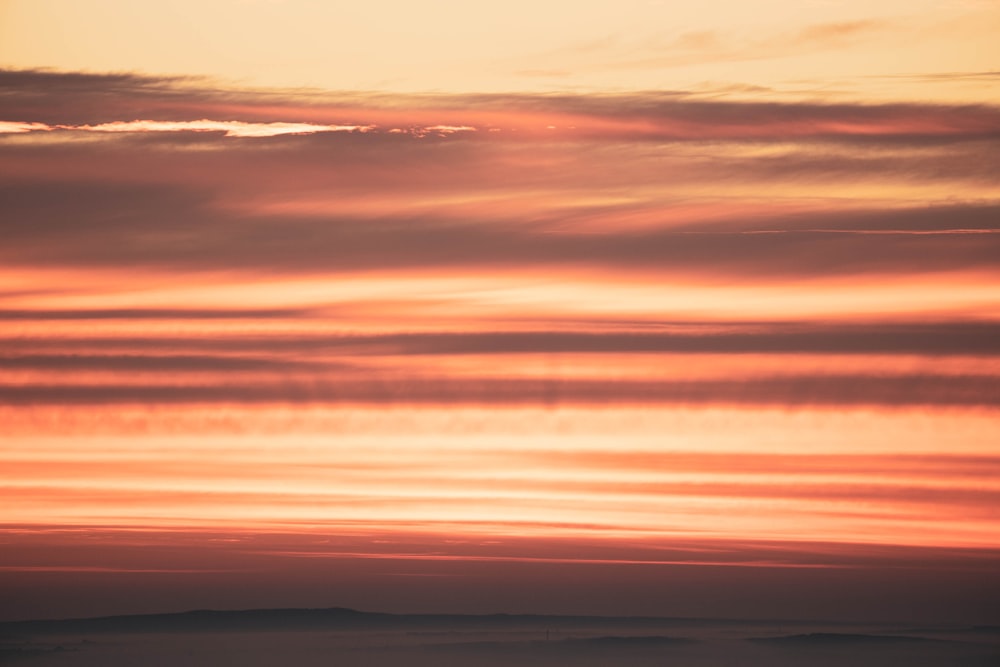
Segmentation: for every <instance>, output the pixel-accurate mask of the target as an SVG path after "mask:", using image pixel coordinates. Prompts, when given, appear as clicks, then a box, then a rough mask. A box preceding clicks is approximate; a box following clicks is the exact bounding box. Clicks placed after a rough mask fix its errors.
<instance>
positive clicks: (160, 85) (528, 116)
mask: <svg viewBox="0 0 1000 667" xmlns="http://www.w3.org/2000/svg"><path fill="white" fill-rule="evenodd" d="M827 30H828V31H831V32H832V33H836V32H837V30H834V29H833V28H828V29H827ZM839 30H843V28H839ZM821 32H822V31H821ZM848 32H850V31H848ZM87 83H89V84H90V85H86V84H87ZM0 95H2V96H3V99H4V101H5V111H4V115H5V117H4V118H0V121H5V122H7V123H10V124H11V125H9V128H11V129H14V130H17V129H21V130H22V131H23V129H24V127H25V125H24V124H26V123H40V124H43V125H47V126H50V127H56V126H68V127H75V128H79V129H80V130H84V129H85V128H88V127H89V128H104V129H121V130H125V129H129V130H130V131H132V130H138V129H140V128H141V127H146V128H147V129H149V128H154V127H161V128H167V127H170V124H178V123H180V124H188V125H187V127H188V129H197V128H196V126H195V125H192V124H194V123H202V124H206V123H207V124H212V128H209V127H208V126H205V127H204V128H203V129H218V130H222V131H228V132H231V133H233V135H234V136H235V135H236V134H237V133H238V132H240V131H241V129H240V128H243V130H242V131H244V132H247V133H250V132H256V133H258V134H255V135H254V136H259V133H263V132H265V131H271V132H275V131H278V130H279V129H281V128H285V131H288V132H294V131H302V132H305V131H312V130H310V129H309V126H312V125H317V126H326V127H334V128H340V127H342V128H352V127H353V128H357V129H358V130H360V129H362V128H364V129H369V130H370V131H372V132H374V133H382V132H388V131H390V130H392V129H401V128H409V127H416V128H432V127H442V128H455V127H465V128H468V127H475V128H477V129H479V130H480V131H481V132H485V131H486V130H496V132H493V133H491V135H492V138H493V139H497V138H501V137H504V138H509V139H511V140H518V141H521V140H525V139H531V138H535V137H538V136H541V137H545V138H553V137H556V138H559V139H562V140H565V139H581V138H589V139H600V138H604V139H617V140H623V139H633V140H705V139H730V140H760V139H766V138H769V139H782V140H784V139H789V138H797V137H815V138H825V139H837V138H851V137H864V138H868V139H875V138H879V137H887V138H892V137H911V136H912V137H920V136H930V137H950V138H953V139H958V138H977V137H984V136H992V137H997V136H998V135H1000V110H998V109H996V108H995V107H990V106H970V105H966V106H955V105H953V106H947V105H931V104H881V105H870V104H830V105H824V104H816V103H775V102H733V101H707V100H704V99H699V94H698V92H697V91H690V92H688V93H684V92H683V91H674V92H667V93H663V92H646V93H633V94H604V95H566V94H561V95H541V94H540V95H523V94H510V95H398V96H387V95H378V94H360V93H339V94H334V93H316V92H314V93H308V94H307V93H302V92H301V91H281V90H270V91H267V90H264V91H259V90H240V89H226V88H225V87H222V86H218V85H217V86H215V87H210V86H207V85H205V82H203V81H199V80H184V79H156V78H148V77H141V76H137V75H117V76H112V75H87V74H74V73H62V74H57V73H45V72H38V71H33V70H26V71H25V70H20V71H18V70H0ZM157 124H159V125H157ZM241 124H245V125H241ZM264 126H270V130H268V129H267V128H266V127H264ZM550 126H552V128H554V129H555V130H556V131H555V132H553V129H552V128H550ZM39 127H40V126H39ZM173 127H174V128H175V129H177V128H179V127H181V126H180V125H174V126H173ZM297 127H299V128H301V129H298V130H296V129H295V128H297ZM468 134H472V133H468ZM466 138H472V137H469V136H466Z"/></svg>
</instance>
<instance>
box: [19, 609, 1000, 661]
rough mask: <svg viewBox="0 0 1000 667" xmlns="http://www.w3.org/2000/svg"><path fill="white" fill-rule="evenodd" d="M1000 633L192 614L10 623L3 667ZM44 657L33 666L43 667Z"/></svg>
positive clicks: (976, 641) (774, 624) (780, 623)
mask: <svg viewBox="0 0 1000 667" xmlns="http://www.w3.org/2000/svg"><path fill="white" fill-rule="evenodd" d="M998 657H1000V628H997V627H996V626H979V627H976V626H961V625H951V626H927V627H913V626H907V625H905V624H904V625H899V624H887V623H883V624H868V625H861V624H846V623H840V624H836V623H824V622H816V621H801V620H799V621H789V620H772V621H748V620H739V619H696V618H655V617H600V616H545V615H511V614H492V615H446V614H410V615H403V614H375V613H364V612H358V611H354V610H350V609H343V608H331V609H277V610H253V611H207V610H205V611H192V612H187V613H181V614H156V615H140V616H115V617H103V618H89V619H71V620H61V621H23V622H12V623H4V624H0V662H4V663H8V662H9V663H13V662H15V661H16V662H20V661H21V660H22V659H23V660H24V662H25V664H31V665H36V666H39V667H43V666H49V665H52V666H54V667H59V666H63V665H65V666H67V667H73V666H80V667H88V666H95V667H96V666H98V665H101V666H115V665H135V664H142V665H149V666H153V667H155V666H158V665H164V666H167V665H191V666H201V665H206V666H208V665H220V664H233V665H248V666H255V665H260V666H264V665H289V664H294V665H329V664H337V665H372V666H376V667H380V666H383V665H385V666H388V665H399V664H406V665H469V664H475V665H487V666H492V665H498V666H499V665H509V664H513V663H516V664H523V665H539V666H542V665H581V666H587V665H616V664H628V665H658V664H664V663H670V664H676V665H689V666H692V667H697V666H701V665H718V664H735V663H739V664H742V665H803V664H809V665H841V664H852V665H887V664H907V665H914V666H921V665H928V666H930V665H935V666H937V665H963V666H967V667H969V666H976V665H983V666H984V667H985V666H986V665H992V664H995V663H994V662H993V661H995V660H996V659H997V658H998ZM29 659H30V660H29Z"/></svg>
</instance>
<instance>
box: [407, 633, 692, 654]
mask: <svg viewBox="0 0 1000 667" xmlns="http://www.w3.org/2000/svg"><path fill="white" fill-rule="evenodd" d="M698 643H700V642H699V641H698V640H697V639H688V638H686V637H671V636H667V635H639V636H613V635H611V636H600V637H570V638H565V639H554V640H545V639H533V640H528V641H472V642H445V643H440V644H429V645H425V646H424V648H426V649H430V650H433V651H456V652H465V651H473V652H477V653H478V652H481V651H489V652H491V653H496V652H500V651H504V652H523V651H530V652H532V653H537V652H555V653H576V652H580V651H585V652H590V651H595V650H603V649H613V650H619V649H633V648H636V649H638V648H644V649H648V648H661V647H662V648H665V647H678V646H688V645H693V644H698Z"/></svg>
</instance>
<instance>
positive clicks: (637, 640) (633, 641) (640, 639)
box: [562, 635, 698, 647]
mask: <svg viewBox="0 0 1000 667" xmlns="http://www.w3.org/2000/svg"><path fill="white" fill-rule="evenodd" d="M562 643H565V644H584V645H590V646H610V647H618V646H664V645H679V644H697V643H698V640H696V639H688V638H687V637H670V636H667V635H639V636H634V637H629V636H625V637H619V636H607V637H586V638H583V639H563V640H562Z"/></svg>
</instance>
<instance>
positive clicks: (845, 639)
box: [747, 632, 954, 648]
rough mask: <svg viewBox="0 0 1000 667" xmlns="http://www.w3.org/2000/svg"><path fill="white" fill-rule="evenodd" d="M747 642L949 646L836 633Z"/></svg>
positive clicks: (940, 641) (938, 641)
mask: <svg viewBox="0 0 1000 667" xmlns="http://www.w3.org/2000/svg"><path fill="white" fill-rule="evenodd" d="M747 641H752V642H762V643H768V644H777V645H781V646H816V647H821V648H830V647H835V646H858V645H865V646H899V645H905V644H921V645H926V644H950V643H954V642H949V641H947V640H944V639H928V638H926V637H906V636H900V635H865V634H841V633H836V632H813V633H810V634H805V635H788V636H785V637H751V638H749V639H748V640H747Z"/></svg>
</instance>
